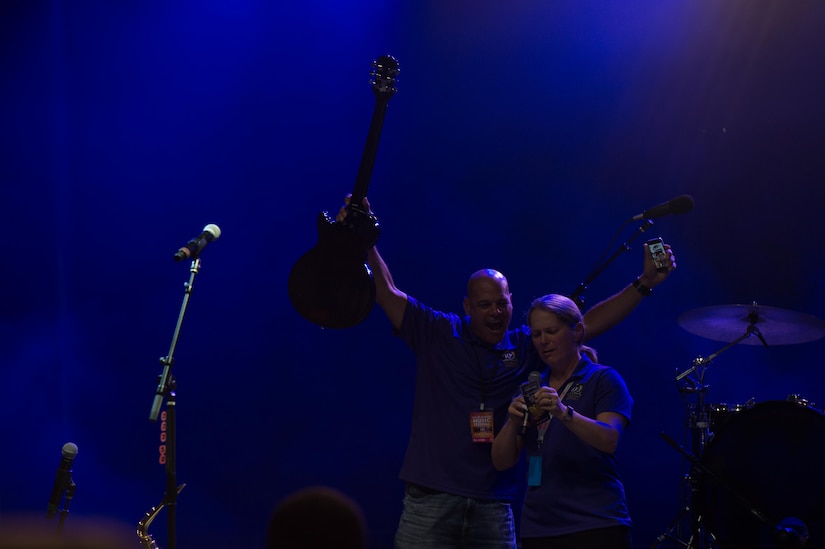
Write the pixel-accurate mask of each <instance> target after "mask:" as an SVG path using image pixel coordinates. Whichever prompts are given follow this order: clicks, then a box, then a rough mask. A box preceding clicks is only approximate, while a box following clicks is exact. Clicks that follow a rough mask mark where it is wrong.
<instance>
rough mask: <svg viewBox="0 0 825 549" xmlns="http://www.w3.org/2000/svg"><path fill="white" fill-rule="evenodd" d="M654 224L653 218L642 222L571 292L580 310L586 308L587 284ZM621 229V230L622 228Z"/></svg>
mask: <svg viewBox="0 0 825 549" xmlns="http://www.w3.org/2000/svg"><path fill="white" fill-rule="evenodd" d="M652 226H653V220H651V219H647V220H645V222H644V223H643V224H642V226H641V227H639V229H638V230H637V231H636V232H635V233H634V234H633V236H631V237H630V238H629V239H628V240H627V241H626V242H624V243H623V244H622V245H621V246H620V247H619V249H618V250H616V251H615V252H614V253H613V255H611V256H610V257H609V258H607V260H606V261H605V262H604V263H602V265H601V266H599V265H596V267H594V268H593V270H592V271H591V272H590V275H588V277H587V279H585V281H584V282H582V283H581V284H579V287H578V288H576V290H575V291H574V292H573V293H572V294H570V299H572V300H573V301H574V302H575V303H576V305H578V306H579V310H582V311H583V310H584V297H582V294H583V293H584V291H585V290H586V289H587V286H589V285H590V283H591V282H593V281H594V280H595V279H596V277H597V276H599V275H600V274H601V273H602V271H604V270H605V269H606V268H607V267H608V265H610V264H611V263H613V261H615V260H616V258H617V257H619V254H621V253H622V252H629V251H630V246H629V244H630V243H631V242H633V241H634V240H635V239H636V238H638V237H639V236H640V235H641V234H642V233H644V232H645V231H647V230H648V229H649V228H650V227H652ZM619 230H620V231H621V229H619ZM608 248H609V246H608ZM602 257H604V255H602Z"/></svg>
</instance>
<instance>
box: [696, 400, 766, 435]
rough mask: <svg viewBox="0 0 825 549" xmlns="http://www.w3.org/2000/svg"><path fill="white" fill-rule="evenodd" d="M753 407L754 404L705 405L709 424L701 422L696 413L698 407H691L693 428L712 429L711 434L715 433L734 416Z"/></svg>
mask: <svg viewBox="0 0 825 549" xmlns="http://www.w3.org/2000/svg"><path fill="white" fill-rule="evenodd" d="M751 406H753V403H748V404H727V403H724V402H723V403H719V404H705V405H704V410H705V414H706V415H705V419H706V421H707V423H704V422H702V421H701V420H700V417H699V414H698V413H697V412H696V405H695V404H691V405H690V417H691V423H690V427H691V428H696V427H698V428H703V427H708V428H710V430H711V432H715V431H716V430H717V429H718V428H719V426H720V425H722V423H724V422H725V421H726V420H727V419H728V418H729V417H730V416H731V415H732V414H735V413H737V412H741V411H742V410H747V409H748V408H750V407H751Z"/></svg>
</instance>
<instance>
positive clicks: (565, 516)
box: [492, 294, 633, 549]
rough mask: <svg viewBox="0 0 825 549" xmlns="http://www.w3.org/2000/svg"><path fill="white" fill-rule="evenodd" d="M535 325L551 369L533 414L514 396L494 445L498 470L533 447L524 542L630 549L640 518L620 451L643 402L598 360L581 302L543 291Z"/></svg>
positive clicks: (543, 547)
mask: <svg viewBox="0 0 825 549" xmlns="http://www.w3.org/2000/svg"><path fill="white" fill-rule="evenodd" d="M527 323H528V324H529V326H530V332H531V338H532V341H533V345H534V346H535V349H536V351H537V352H538V354H539V356H540V357H541V358H542V360H543V361H544V363H545V364H547V366H548V369H547V371H546V372H545V374H544V377H543V379H542V385H543V386H542V387H541V388H540V389H539V390H538V391H537V392H536V393H535V397H534V401H533V402H532V403H530V404H532V405H533V406H532V407H531V408H530V411H527V410H528V408H527V405H526V404H525V402H524V397H523V396H518V397H516V398H515V399H514V400H513V401H512V403H511V404H510V407H509V409H508V413H509V417H508V420H507V423H506V424H505V425H504V426H503V427H502V429H501V431H500V432H499V433H498V435H496V438H495V440H494V441H493V448H492V455H493V465H494V466H495V467H496V469H498V470H504V469H508V468H510V467H512V466H513V465H515V464H516V462H518V460H519V457H520V455H521V452H522V451H523V450H525V451H526V456H527V460H528V473H527V491H526V494H525V499H524V507H523V509H522V516H521V528H520V535H521V541H522V547H523V549H550V548H552V549H560V548H564V549H567V548H570V549H573V548H575V549H592V548H594V547H598V548H600V549H629V548H630V547H632V542H631V535H630V526H631V522H630V515H629V513H628V509H627V502H626V500H625V494H624V487H623V486H622V482H621V480H620V478H619V475H618V473H617V471H616V456H615V452H616V448H617V447H618V446H619V441H620V440H621V437H622V433H623V432H624V430H625V429H626V428H627V426H628V425H629V423H630V412H631V408H632V406H633V399H632V398H631V396H630V393H629V392H628V390H627V386H626V385H625V383H624V381H623V380H622V378H621V377H620V376H619V374H618V373H617V372H616V371H615V370H614V369H612V368H610V367H607V366H602V365H599V364H596V363H595V361H596V356H595V352H593V350H592V349H590V348H589V347H586V346H584V345H582V340H583V338H584V324H583V322H582V315H581V312H580V311H579V309H578V307H577V306H576V304H575V303H574V302H573V301H571V300H570V299H568V298H567V297H564V296H561V295H557V294H550V295H546V296H544V297H541V298H538V299H536V300H535V301H534V302H533V303H532V304H531V305H530V309H529V311H528V312H527ZM588 355H589V356H588ZM525 413H528V414H529V421H528V422H526V427H525V422H524V417H525Z"/></svg>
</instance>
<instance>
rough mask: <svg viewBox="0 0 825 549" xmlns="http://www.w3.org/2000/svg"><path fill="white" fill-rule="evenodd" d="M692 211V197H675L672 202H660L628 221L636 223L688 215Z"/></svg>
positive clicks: (684, 195) (687, 195) (685, 195)
mask: <svg viewBox="0 0 825 549" xmlns="http://www.w3.org/2000/svg"><path fill="white" fill-rule="evenodd" d="M692 209H693V197H692V196H690V195H689V194H683V195H680V196H677V197H676V198H674V199H673V200H668V201H667V202H662V203H661V204H659V205H657V206H653V207H652V208H650V209H649V210H645V211H643V212H642V213H640V214H636V215H634V216H633V217H631V218H630V221H638V220H640V219H654V218H657V217H664V216H666V215H670V214H683V213H688V212H689V211H690V210H692Z"/></svg>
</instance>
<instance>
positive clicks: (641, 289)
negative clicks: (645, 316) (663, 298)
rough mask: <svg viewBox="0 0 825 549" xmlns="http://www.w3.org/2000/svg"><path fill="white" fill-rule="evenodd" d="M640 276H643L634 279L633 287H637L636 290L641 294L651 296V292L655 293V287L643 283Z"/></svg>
mask: <svg viewBox="0 0 825 549" xmlns="http://www.w3.org/2000/svg"><path fill="white" fill-rule="evenodd" d="M640 278H641V277H639V278H637V279H636V280H634V281H633V287H634V288H636V291H638V292H639V293H640V294H642V295H643V296H645V297H647V296H649V295H650V294H652V293H653V289H652V288H648V287H647V286H645V285H644V284H642V283H641V281H640Z"/></svg>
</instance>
